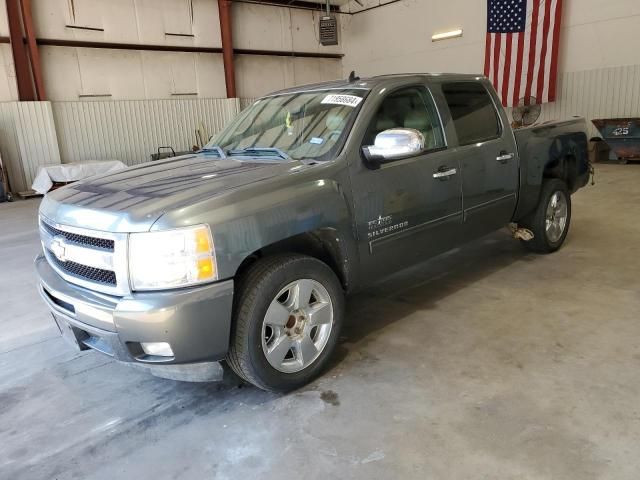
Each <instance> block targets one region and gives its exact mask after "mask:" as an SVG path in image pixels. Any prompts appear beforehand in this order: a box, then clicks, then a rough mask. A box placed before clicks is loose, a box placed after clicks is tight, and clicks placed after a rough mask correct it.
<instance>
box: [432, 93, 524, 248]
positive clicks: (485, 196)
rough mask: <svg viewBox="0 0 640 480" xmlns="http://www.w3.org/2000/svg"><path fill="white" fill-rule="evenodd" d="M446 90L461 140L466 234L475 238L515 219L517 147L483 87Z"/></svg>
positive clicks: (456, 130)
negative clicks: (513, 217) (512, 218)
mask: <svg viewBox="0 0 640 480" xmlns="http://www.w3.org/2000/svg"><path fill="white" fill-rule="evenodd" d="M441 87H442V94H443V96H444V100H445V101H446V104H447V106H448V108H449V111H450V114H451V121H452V123H453V127H454V128H453V130H454V132H455V135H456V137H457V146H456V148H455V151H456V152H457V157H458V158H459V159H460V163H461V170H462V171H461V174H462V197H463V218H464V233H465V236H466V237H467V239H470V238H472V237H476V236H480V235H484V234H486V233H489V232H491V231H494V230H496V229H498V228H501V227H502V226H504V225H506V224H507V223H508V222H509V221H510V220H511V217H512V215H513V212H514V210H515V207H516V200H517V195H516V193H517V188H518V182H519V180H518V175H519V173H518V158H517V152H516V145H515V140H514V138H513V134H512V132H511V130H510V129H509V128H506V129H505V128H504V125H503V122H504V120H505V118H503V117H501V115H500V112H502V110H498V108H497V106H496V105H497V103H496V99H495V97H494V96H493V95H492V94H491V93H490V92H489V90H488V89H487V87H486V86H485V85H484V84H483V82H480V81H457V82H456V81H454V82H444V83H442V85H441Z"/></svg>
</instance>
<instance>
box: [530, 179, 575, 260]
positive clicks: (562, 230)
mask: <svg viewBox="0 0 640 480" xmlns="http://www.w3.org/2000/svg"><path fill="white" fill-rule="evenodd" d="M570 223H571V194H570V193H569V189H568V188H567V185H566V183H564V182H563V181H562V180H559V179H557V178H552V179H548V180H545V182H544V183H543V184H542V191H541V192H540V202H539V203H538V207H537V208H536V211H535V212H533V214H532V215H530V216H529V217H528V218H527V219H525V220H524V221H523V222H522V226H524V227H526V228H528V229H529V230H531V231H532V232H533V235H534V237H533V239H532V240H529V241H527V242H523V243H524V245H525V246H526V247H527V248H528V249H529V250H531V251H533V252H537V253H552V252H555V251H556V250H558V249H559V248H560V247H561V246H562V244H563V243H564V240H565V238H566V237H567V233H568V232H569V225H570Z"/></svg>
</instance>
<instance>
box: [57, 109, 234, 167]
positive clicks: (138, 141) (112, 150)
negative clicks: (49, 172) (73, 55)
mask: <svg viewBox="0 0 640 480" xmlns="http://www.w3.org/2000/svg"><path fill="white" fill-rule="evenodd" d="M239 111H240V101H239V100H238V99H219V98H210V99H181V100H119V101H105V102H53V113H54V117H55V121H56V126H57V129H58V140H59V143H60V152H61V154H62V158H63V159H64V162H65V163H68V162H78V161H84V160H111V159H116V160H121V161H123V162H124V163H126V164H127V165H135V164H138V163H143V162H146V161H149V155H150V154H152V153H155V152H156V151H157V149H158V147H161V146H171V147H173V148H174V149H175V150H176V151H187V150H191V147H192V146H193V145H195V144H196V143H199V141H198V139H197V136H196V129H198V128H201V129H202V130H203V137H204V138H203V141H204V142H206V141H207V140H208V138H209V136H211V135H213V134H214V133H216V132H218V131H219V130H220V129H221V128H222V127H223V126H224V125H225V123H227V122H228V121H229V120H231V119H232V118H233V117H234V116H236V115H237V114H238V112H239Z"/></svg>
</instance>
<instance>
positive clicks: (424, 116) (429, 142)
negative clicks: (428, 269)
mask: <svg viewBox="0 0 640 480" xmlns="http://www.w3.org/2000/svg"><path fill="white" fill-rule="evenodd" d="M368 125H369V126H368V128H367V130H366V132H365V134H364V138H362V146H363V147H364V146H370V145H373V143H374V142H375V137H376V135H377V134H379V133H381V132H382V131H385V130H389V129H392V128H411V129H415V130H418V131H420V132H421V133H422V134H423V135H424V137H425V148H424V150H423V151H421V152H419V153H417V154H416V155H413V156H410V157H405V158H402V159H399V160H395V161H392V162H389V163H383V164H382V165H381V166H380V168H378V169H371V168H370V167H368V166H367V164H366V163H365V161H364V160H363V159H362V158H359V159H357V160H354V161H352V162H351V179H352V186H353V197H354V205H355V218H356V228H357V233H358V238H359V248H360V258H361V261H362V272H363V274H364V275H363V278H365V279H367V280H371V281H374V280H376V279H377V278H380V277H383V276H385V275H387V274H390V273H393V272H394V271H397V270H400V269H402V268H405V267H407V266H409V265H412V264H415V263H418V262H421V261H423V260H425V259H426V258H429V257H431V256H434V255H436V254H438V253H441V252H443V251H446V250H448V249H450V248H453V246H454V245H455V244H457V243H458V235H459V233H460V230H461V225H462V185H461V175H460V165H459V164H458V158H457V156H456V155H450V154H449V153H450V152H447V147H446V142H445V138H444V135H443V129H442V125H441V122H440V119H439V116H438V112H437V110H436V107H435V104H434V101H433V97H432V96H431V94H430V92H429V91H428V89H427V88H426V87H425V86H424V85H414V86H409V87H403V88H400V89H396V90H392V91H391V92H389V93H387V94H386V95H385V96H384V97H382V98H381V99H380V100H379V105H378V107H377V109H376V110H375V114H374V115H373V116H372V117H371V119H370V120H369V124H368Z"/></svg>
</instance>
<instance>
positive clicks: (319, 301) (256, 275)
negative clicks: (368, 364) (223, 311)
mask: <svg viewBox="0 0 640 480" xmlns="http://www.w3.org/2000/svg"><path fill="white" fill-rule="evenodd" d="M308 292H310V294H309V293H308ZM307 296H308V297H309V299H307V300H305V297H307ZM296 302H297V303H296ZM305 302H306V305H305ZM329 316H330V317H331V320H330V321H329V320H328V318H329ZM343 318H344V293H343V290H342V286H341V284H340V282H339V280H338V278H337V277H336V275H335V274H334V273H333V271H332V270H331V269H330V268H329V267H328V266H327V265H326V264H324V263H323V262H321V261H320V260H317V259H315V258H312V257H308V256H305V255H298V254H281V255H274V256H272V257H267V258H264V259H261V260H259V261H257V262H256V263H255V264H253V265H252V266H251V267H250V268H249V270H248V271H247V272H245V274H244V275H243V276H242V278H241V279H240V280H239V285H238V289H237V295H236V301H235V304H234V322H233V326H232V332H231V345H230V347H229V353H228V354H227V363H228V364H229V366H230V367H231V368H232V369H233V371H234V372H235V373H236V374H238V375H239V376H240V377H242V378H243V379H244V380H246V381H247V382H249V383H252V384H253V385H255V386H256V387H258V388H260V389H262V390H268V391H274V392H288V391H291V390H295V389H297V388H299V387H302V386H303V385H306V384H307V383H309V382H311V381H312V380H313V379H315V378H316V377H317V376H318V375H319V374H320V373H322V371H323V370H324V368H325V367H326V366H327V362H328V361H329V360H330V358H331V356H332V354H333V352H334V350H335V348H336V345H337V343H338V338H339V336H340V329H341V327H342V323H343ZM319 322H322V323H319ZM314 329H315V330H314ZM287 342H290V343H287ZM312 344H313V347H312V346H311V345H312ZM289 345H290V348H289V349H288V350H285V349H287V347H288V346H289ZM314 348H315V351H314ZM270 352H272V353H270ZM280 356H282V360H280ZM306 362H308V363H306Z"/></svg>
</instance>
